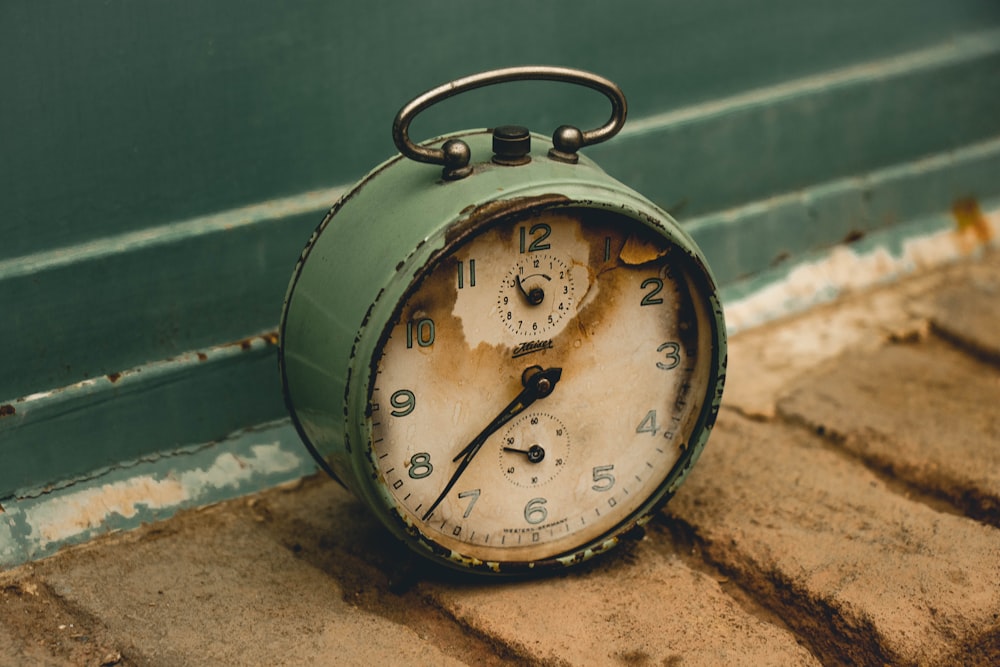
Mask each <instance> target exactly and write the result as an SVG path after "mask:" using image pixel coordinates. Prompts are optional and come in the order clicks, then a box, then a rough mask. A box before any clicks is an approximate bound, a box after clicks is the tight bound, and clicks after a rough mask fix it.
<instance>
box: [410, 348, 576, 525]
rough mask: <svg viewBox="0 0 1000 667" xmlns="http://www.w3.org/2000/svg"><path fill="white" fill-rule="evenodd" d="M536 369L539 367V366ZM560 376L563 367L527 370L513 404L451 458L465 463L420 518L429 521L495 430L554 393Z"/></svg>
mask: <svg viewBox="0 0 1000 667" xmlns="http://www.w3.org/2000/svg"><path fill="white" fill-rule="evenodd" d="M535 368H537V366H536V367H535ZM530 370H531V369H529V371H530ZM560 377H562V369H561V368H546V369H545V370H537V371H536V372H534V373H529V372H528V371H526V372H525V376H524V378H523V382H524V389H522V390H521V393H519V394H518V395H517V396H516V397H515V398H514V400H513V401H511V402H510V404H509V405H508V406H507V407H506V408H504V409H503V410H502V411H501V412H500V414H498V415H497V416H496V418H494V419H493V421H491V422H490V423H489V424H488V425H487V426H486V428H484V429H483V430H482V432H480V434H479V435H477V436H476V437H475V438H473V439H472V442H470V443H469V444H467V445H466V446H465V447H464V448H463V449H462V451H460V452H459V453H458V454H457V455H456V456H455V458H453V459H452V461H458V460H459V459H461V461H462V462H461V463H459V464H458V468H456V469H455V472H454V473H453V474H452V476H451V479H449V480H448V483H447V484H445V486H444V489H443V490H442V491H441V495H439V496H438V497H437V499H436V500H435V501H434V502H433V503H432V504H431V506H430V508H428V510H427V511H426V512H424V515H423V517H421V520H422V521H427V519H429V518H430V516H431V514H433V513H434V510H435V509H437V506H438V505H440V504H441V501H442V500H444V498H445V496H447V495H448V492H449V491H451V489H452V487H454V486H455V483H456V482H457V481H458V478H459V477H461V476H462V473H463V472H465V469H466V468H468V467H469V464H470V463H471V462H472V459H473V458H474V457H475V456H476V454H478V453H479V450H480V449H482V447H483V445H484V444H485V443H486V440H487V439H488V438H489V437H490V436H491V435H493V434H494V433H496V431H497V429H499V428H500V427H501V426H503V425H504V424H506V423H507V422H509V421H510V420H511V419H513V418H514V417H516V416H517V415H519V414H521V413H522V412H524V411H525V410H526V409H527V408H528V406H530V405H531V404H532V403H534V402H535V401H537V400H538V399H540V398H545V397H546V396H548V395H549V394H551V393H552V390H553V389H555V386H556V383H557V382H558V381H559V378H560Z"/></svg>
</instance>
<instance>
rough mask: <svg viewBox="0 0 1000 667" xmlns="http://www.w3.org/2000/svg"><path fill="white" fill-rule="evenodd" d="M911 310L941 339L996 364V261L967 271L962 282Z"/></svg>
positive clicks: (999, 343) (999, 269) (999, 317)
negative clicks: (928, 324) (927, 322)
mask: <svg viewBox="0 0 1000 667" xmlns="http://www.w3.org/2000/svg"><path fill="white" fill-rule="evenodd" d="M914 310H915V311H916V312H918V313H922V314H923V315H925V316H926V317H927V318H928V319H929V320H930V322H931V325H932V326H933V327H934V329H935V331H937V332H938V333H939V334H940V335H942V336H943V337H946V338H949V339H951V340H952V341H954V342H956V343H958V344H959V345H962V346H964V347H966V348H968V349H969V350H971V351H972V352H974V353H976V354H977V355H979V356H981V357H983V358H985V359H988V360H990V361H992V362H993V363H997V364H1000V258H997V257H995V256H990V257H987V258H986V260H984V261H982V262H980V263H978V264H976V265H974V266H972V267H970V268H969V270H968V271H967V273H966V275H965V276H963V279H962V280H959V281H956V282H952V283H949V284H947V285H945V286H943V287H942V288H941V289H938V290H935V292H934V293H933V294H931V295H929V297H928V298H926V299H925V300H924V302H923V303H921V304H918V306H917V308H915V309H914Z"/></svg>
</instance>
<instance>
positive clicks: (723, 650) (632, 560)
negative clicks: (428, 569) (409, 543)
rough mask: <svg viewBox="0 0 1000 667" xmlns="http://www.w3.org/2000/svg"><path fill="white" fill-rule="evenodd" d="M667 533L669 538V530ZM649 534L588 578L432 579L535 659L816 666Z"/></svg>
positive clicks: (449, 598)
mask: <svg viewBox="0 0 1000 667" xmlns="http://www.w3.org/2000/svg"><path fill="white" fill-rule="evenodd" d="M660 538H661V539H662V536H660ZM657 541H658V540H657V539H655V536H654V537H648V538H646V539H645V540H643V542H642V543H640V544H638V545H636V547H635V549H634V550H633V551H632V552H631V553H630V554H629V557H628V558H618V559H615V560H613V561H610V562H608V563H607V564H602V566H601V567H598V568H596V569H595V570H594V571H591V572H588V573H586V574H582V575H579V576H567V577H557V578H552V579H542V580H538V581H526V582H519V583H513V584H507V585H503V586H498V585H487V586H470V587H463V588H456V587H450V586H440V585H439V586H433V587H431V595H432V596H433V598H434V599H435V600H437V601H438V602H439V604H441V606H442V607H443V608H445V609H446V610H447V611H448V612H449V613H450V614H452V615H454V617H455V618H456V619H458V620H459V621H460V622H462V623H465V624H468V625H469V626H470V627H471V628H474V629H475V630H476V631H477V632H481V633H483V634H485V635H489V636H493V637H497V638H500V639H502V640H503V641H504V642H505V643H507V644H510V645H512V646H516V647H517V648H518V651H519V652H520V653H522V654H524V655H530V656H532V657H533V658H534V659H536V660H541V661H543V662H551V663H558V664H566V663H568V664H574V665H609V664H629V665H673V664H678V665H680V664H683V665H711V666H714V665H724V664H746V665H817V664H819V663H818V662H817V660H816V659H815V658H814V657H813V656H812V655H811V654H810V653H809V652H808V651H807V650H805V649H804V648H803V647H801V646H799V645H798V644H797V643H796V641H795V639H794V636H793V635H792V634H791V633H789V632H788V631H786V630H783V629H779V628H777V627H775V626H773V625H770V624H768V623H766V622H764V621H762V620H760V619H758V618H755V617H754V616H753V615H751V614H749V613H748V612H747V611H745V610H744V609H742V608H741V607H740V606H739V605H737V604H736V603H735V602H734V600H733V599H732V598H731V597H729V596H728V595H727V594H726V593H724V592H723V591H722V590H721V589H720V585H719V583H718V582H717V581H716V580H715V579H713V578H711V577H709V576H708V575H706V574H702V573H699V572H695V571H694V570H692V569H691V568H690V567H688V566H686V565H685V564H683V563H682V562H680V561H679V560H677V559H676V558H674V557H670V556H664V555H663V554H662V553H660V552H659V551H658V550H657V548H656V545H655V542H657Z"/></svg>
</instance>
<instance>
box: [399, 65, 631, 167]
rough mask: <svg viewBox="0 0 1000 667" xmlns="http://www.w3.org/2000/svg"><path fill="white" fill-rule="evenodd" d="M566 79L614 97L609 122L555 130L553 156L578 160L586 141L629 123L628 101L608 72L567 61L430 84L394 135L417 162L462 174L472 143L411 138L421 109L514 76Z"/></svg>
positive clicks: (604, 136) (615, 131)
mask: <svg viewBox="0 0 1000 667" xmlns="http://www.w3.org/2000/svg"><path fill="white" fill-rule="evenodd" d="M531 80H534V81H563V82H566V83H575V84H578V85H581V86H586V87H587V88H592V89H593V90H596V91H598V92H600V93H602V94H603V95H604V96H605V97H607V98H608V99H609V100H610V101H611V117H610V118H609V119H608V122H607V123H605V124H604V125H602V126H601V127H599V128H597V129H594V130H587V131H581V130H579V129H578V128H576V127H573V126H572V125H561V126H559V127H558V128H556V131H555V132H554V133H553V134H552V145H553V148H552V149H551V150H549V157H551V158H553V159H555V160H560V161H562V162H569V163H576V162H577V160H578V159H579V156H578V155H577V154H576V152H577V151H578V150H579V149H580V148H583V147H584V146H591V145H593V144H598V143H601V142H602V141H607V140H608V139H610V138H611V137H613V136H615V135H616V134H618V132H619V131H620V130H621V129H622V127H623V126H624V125H625V116H626V115H627V114H628V105H627V103H626V102H625V95H624V94H623V93H622V91H621V89H620V88H619V87H618V86H617V85H615V84H614V83H612V82H611V81H609V80H608V79H605V78H604V77H602V76H598V75H596V74H592V73H590V72H585V71H583V70H578V69H570V68H567V67H549V66H546V65H526V66H522V67H508V68H506V69H496V70H491V71H489V72H482V73H480V74H473V75H471V76H467V77H463V78H461V79H456V80H455V81H452V82H450V83H446V84H444V85H442V86H438V87H437V88H433V89H431V90H428V91H427V92H426V93H424V94H422V95H419V96H417V97H415V98H413V99H412V100H410V102H408V103H407V104H406V105H405V106H403V108H402V109H400V110H399V113H397V114H396V118H395V120H393V122H392V140H393V141H394V142H395V143H396V148H398V149H399V152H400V153H402V154H403V155H405V156H406V157H408V158H410V159H411V160H416V161H417V162H427V163H430V164H439V165H442V166H443V167H444V169H443V175H444V178H445V179H446V180H457V179H460V178H464V177H466V176H468V175H469V174H470V173H472V167H470V166H469V160H470V158H471V155H472V152H471V150H470V149H469V145H468V144H467V143H465V142H464V141H462V140H461V139H450V140H448V141H446V142H445V143H444V145H443V146H442V147H441V148H430V147H427V146H420V145H418V144H415V143H413V142H412V141H411V140H410V135H409V129H410V123H411V122H413V119H414V118H415V117H416V116H417V114H418V113H420V112H421V111H423V110H424V109H426V108H428V107H430V106H431V105H433V104H436V103H438V102H440V101H442V100H446V99H448V98H449V97H453V96H455V95H458V94H459V93H464V92H466V91H469V90H475V89H476V88H483V87H484V86H492V85H493V84H496V83H507V82H508V81H531Z"/></svg>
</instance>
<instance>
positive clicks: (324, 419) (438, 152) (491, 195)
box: [279, 67, 726, 574]
mask: <svg viewBox="0 0 1000 667" xmlns="http://www.w3.org/2000/svg"><path fill="white" fill-rule="evenodd" d="M525 79H540V80H546V81H563V82H569V83H574V84H579V85H583V86H586V87H588V88H591V89H593V90H596V91H598V92H600V93H602V94H603V95H605V96H606V97H607V98H608V100H609V101H610V103H611V109H612V113H611V117H610V119H609V120H608V122H607V123H606V124H605V125H604V126H602V127H600V128H597V129H594V130H589V131H581V130H579V129H577V128H575V127H571V126H562V127H560V128H558V129H557V130H556V131H555V133H554V135H553V137H552V139H551V141H550V140H549V139H548V138H546V137H544V136H541V135H537V134H532V133H530V132H529V131H528V130H527V129H526V128H523V127H519V126H509V125H508V126H501V127H496V128H493V129H488V130H473V131H464V132H459V133H456V134H451V135H448V136H445V137H441V138H437V139H432V140H430V141H427V142H423V143H419V144H418V143H414V142H412V141H411V140H410V138H409V133H408V130H409V126H410V122H411V121H412V119H413V118H414V117H415V116H416V115H417V114H418V113H420V112H421V111H423V110H424V109H426V108H427V107H429V106H431V105H433V104H434V103H436V102H438V101H440V100H442V99H445V98H448V97H450V96H453V95H456V94H459V93H462V92H464V91H468V90H472V89H474V88H479V87H482V86H487V85H492V84H498V83H503V82H509V81H515V80H525ZM625 117H626V102H625V98H624V96H623V95H622V93H621V91H620V90H619V88H618V87H617V86H616V85H615V84H613V83H612V82H610V81H608V80H607V79H604V78H602V77H599V76H596V75H594V74H590V73H588V72H582V71H579V70H572V69H566V68H559V67H516V68H510V69H502V70H496V71H491V72H486V73H483V74H477V75H473V76H470V77H466V78H463V79H459V80H457V81H453V82H451V83H448V84H446V85H443V86H440V87H438V88H435V89H433V90H431V91H428V92H427V93H424V94H423V95H420V96H419V97H417V98H415V99H414V100H413V101H411V102H410V103H409V104H407V105H405V106H404V107H403V108H402V109H401V110H400V112H399V114H398V115H397V116H396V119H395V122H394V124H393V136H394V139H395V143H396V146H397V147H398V148H399V150H400V152H401V155H397V156H396V157H394V158H392V159H390V160H388V161H387V162H385V163H383V164H382V165H380V166H378V167H376V168H375V169H374V171H372V172H371V173H370V174H368V176H366V177H365V178H364V179H363V180H362V181H361V182H360V183H359V184H358V185H356V186H355V187H354V188H353V189H352V190H351V191H350V192H349V193H348V194H346V195H345V196H344V197H343V198H342V199H341V200H340V201H339V202H337V203H336V205H335V206H334V207H333V208H332V209H331V211H330V212H329V213H328V214H327V216H326V217H325V219H324V220H323V221H322V222H321V223H320V225H319V227H318V228H317V229H316V231H315V233H314V234H313V235H312V237H311V238H310V239H309V241H308V243H307V245H306V247H305V250H304V251H303V252H302V255H301V258H300V259H299V262H298V264H297V265H296V267H295V270H294V274H293V276H292V279H291V284H290V285H289V288H288V293H287V295H286V298H285V303H284V311H283V314H282V318H281V328H280V345H279V360H280V373H281V380H282V385H283V390H284V396H285V400H286V403H287V406H288V409H289V412H290V414H291V418H292V421H293V423H294V424H295V426H296V428H297V429H298V432H299V434H300V436H301V437H302V440H303V441H304V443H305V444H306V446H307V447H308V449H309V450H310V451H311V452H312V454H313V455H314V456H315V458H316V460H317V461H318V462H319V465H320V467H322V468H323V469H324V470H326V471H327V472H328V473H329V474H331V475H332V476H334V477H335V478H336V479H338V480H340V481H341V482H342V483H343V484H345V485H346V486H347V487H348V488H350V489H351V490H352V491H353V492H354V493H356V494H357V495H358V496H359V497H360V498H361V499H362V500H363V501H364V502H365V503H366V504H367V505H368V506H369V507H370V508H371V510H372V511H373V513H374V514H375V516H377V517H378V518H379V519H380V520H381V522H382V523H383V524H385V526H386V527H387V528H388V530H389V531H391V532H392V533H393V534H394V535H396V536H397V537H398V538H399V539H401V540H402V541H404V542H405V543H407V544H408V545H409V546H411V547H412V548H413V549H414V550H415V551H416V552H417V553H420V554H422V555H424V556H426V557H428V558H430V559H432V560H435V561H438V562H440V563H443V564H446V565H448V566H452V567H455V568H459V569H463V570H472V571H481V572H485V573H501V574H518V573H525V572H527V571H529V570H533V571H541V570H547V569H549V570H550V569H553V568H559V567H562V566H568V565H572V564H574V563H579V562H581V561H584V560H586V559H587V558H589V557H591V556H593V555H595V554H598V553H601V552H604V551H606V550H608V549H609V548H611V547H613V546H614V545H615V544H616V543H617V542H618V540H619V539H620V537H621V536H622V535H623V534H625V533H627V532H628V531H630V530H631V529H633V528H634V527H635V526H637V525H642V524H643V523H645V522H646V521H648V520H649V518H650V517H651V516H652V514H653V513H654V512H655V511H656V510H657V509H658V508H659V507H660V506H661V505H662V504H663V503H664V502H666V500H667V499H669V498H670V497H671V496H672V495H673V493H674V492H675V491H676V489H677V488H678V486H679V485H680V484H681V482H682V481H683V480H684V478H685V476H686V475H687V473H688V471H689V470H690V469H691V466H692V465H693V464H694V463H695V461H696V460H697V458H698V455H699V453H700V452H701V450H702V448H703V447H704V445H705V442H706V440H707V438H708V434H709V432H710V430H711V428H712V426H713V424H714V422H715V418H716V415H717V413H718V409H719V402H720V400H721V396H722V387H723V381H724V378H725V368H726V336H725V325H724V321H723V315H722V308H721V305H720V302H719V298H718V295H717V292H716V288H715V283H714V280H713V278H712V275H711V273H710V271H709V269H708V267H707V265H706V263H705V260H704V257H703V256H702V254H701V252H700V251H699V249H698V248H697V247H696V246H695V244H694V242H693V241H692V240H691V238H690V237H689V236H688V235H687V234H686V233H685V232H684V231H683V230H682V229H681V228H680V226H679V225H678V224H677V222H676V221H675V220H674V219H673V218H671V217H670V215H668V214H667V213H666V212H664V211H663V210H661V209H660V208H658V207H657V206H656V205H654V204H653V203H651V202H650V201H648V200H647V199H645V198H643V197H642V196H641V195H639V194H637V193H635V192H633V191H632V190H630V189H628V188H627V187H625V186H624V185H622V184H621V183H619V182H617V181H615V180H614V179H612V178H611V177H609V176H608V175H607V174H605V173H604V172H603V171H601V169H600V168H599V167H598V166H597V165H596V164H594V163H593V162H592V161H591V160H589V159H587V158H586V157H584V156H581V155H579V154H578V150H579V149H580V148H582V147H584V146H587V145H591V144H595V143H598V142H601V141H605V140H607V139H610V138H611V137H613V136H614V135H615V134H617V133H618V131H619V130H620V129H621V128H622V125H623V124H624V122H625ZM434 165H437V166H434Z"/></svg>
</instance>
